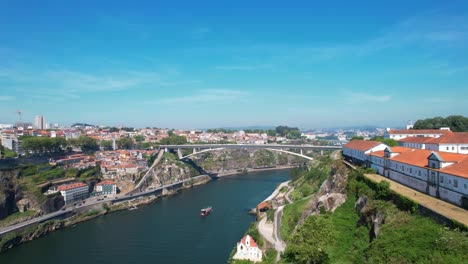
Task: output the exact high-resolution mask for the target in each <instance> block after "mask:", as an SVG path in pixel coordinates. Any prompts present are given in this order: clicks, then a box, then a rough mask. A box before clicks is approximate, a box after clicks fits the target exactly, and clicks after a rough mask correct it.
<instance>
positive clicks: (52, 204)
mask: <svg viewBox="0 0 468 264" xmlns="http://www.w3.org/2000/svg"><path fill="white" fill-rule="evenodd" d="M19 175H20V173H19V169H4V170H0V220H2V219H4V218H6V217H7V216H9V215H11V214H13V213H16V212H24V211H35V212H37V214H44V213H51V212H55V211H57V210H59V209H60V208H61V207H62V206H63V205H64V204H65V202H64V200H63V197H62V196H61V195H55V196H53V197H45V196H42V194H40V193H35V192H34V191H33V190H29V189H27V188H26V187H25V186H23V185H22V184H21V183H20V180H19Z"/></svg>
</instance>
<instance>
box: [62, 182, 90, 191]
mask: <svg viewBox="0 0 468 264" xmlns="http://www.w3.org/2000/svg"><path fill="white" fill-rule="evenodd" d="M84 186H88V185H86V184H84V183H82V182H76V183H71V184H65V185H60V186H59V187H58V188H57V189H58V190H59V191H68V190H71V189H76V188H79V187H84Z"/></svg>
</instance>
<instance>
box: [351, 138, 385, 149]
mask: <svg viewBox="0 0 468 264" xmlns="http://www.w3.org/2000/svg"><path fill="white" fill-rule="evenodd" d="M380 144H383V143H382V142H379V141H370V140H351V141H350V142H348V143H346V144H345V145H343V147H345V148H352V149H357V150H361V151H367V150H369V149H371V148H373V147H376V146H378V145H380Z"/></svg>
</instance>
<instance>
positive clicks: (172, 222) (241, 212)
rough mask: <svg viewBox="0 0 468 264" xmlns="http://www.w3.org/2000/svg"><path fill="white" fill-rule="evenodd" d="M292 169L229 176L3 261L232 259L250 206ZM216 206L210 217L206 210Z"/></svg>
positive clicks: (66, 232) (30, 246) (54, 237)
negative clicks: (208, 207)
mask: <svg viewBox="0 0 468 264" xmlns="http://www.w3.org/2000/svg"><path fill="white" fill-rule="evenodd" d="M288 179H289V171H287V170H281V171H263V172H255V173H249V174H246V175H239V176H229V177H224V178H221V179H218V180H215V181H211V182H209V183H207V184H205V185H200V186H196V187H194V188H191V189H188V190H184V191H181V192H180V193H179V194H177V195H174V196H170V197H164V198H161V199H159V200H158V201H156V202H154V203H152V204H150V205H147V206H143V207H140V208H138V209H137V210H132V211H121V212H117V213H113V214H109V215H105V216H103V217H100V218H96V219H93V220H91V221H88V222H85V223H81V224H78V225H76V226H74V227H70V228H65V229H63V230H60V231H57V232H54V233H51V234H49V235H48V236H46V237H43V238H40V239H38V240H35V241H32V242H29V243H26V244H23V245H21V246H18V247H16V248H13V249H10V250H8V251H7V252H5V253H3V254H1V255H0V263H47V264H54V263H67V264H73V263H77V264H78V263H79V264H82V263H113V264H116V263H162V264H164V263H184V264H186V263H215V264H217V263H226V262H227V259H228V256H229V254H230V252H231V250H232V249H233V248H234V246H235V245H236V242H237V241H239V240H240V239H241V238H242V236H243V234H244V232H245V231H246V230H247V228H248V227H249V225H250V223H251V222H252V221H254V218H253V217H252V216H250V215H248V214H247V212H248V210H249V209H250V208H253V207H255V206H256V205H257V204H258V203H260V202H261V201H263V199H265V198H266V197H267V196H268V195H270V194H271V192H272V191H273V190H274V189H275V187H276V186H277V185H278V184H279V183H280V182H283V181H286V180H288ZM208 205H211V206H213V212H212V213H211V214H210V215H208V216H207V217H205V218H202V217H200V216H199V211H200V208H203V207H206V206H208Z"/></svg>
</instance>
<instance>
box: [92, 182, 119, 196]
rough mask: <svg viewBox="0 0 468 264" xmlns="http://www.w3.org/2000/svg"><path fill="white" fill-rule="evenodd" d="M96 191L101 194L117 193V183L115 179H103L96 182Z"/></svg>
mask: <svg viewBox="0 0 468 264" xmlns="http://www.w3.org/2000/svg"><path fill="white" fill-rule="evenodd" d="M96 193H97V194H98V195H100V194H117V185H116V184H115V182H113V181H102V182H99V183H98V184H96Z"/></svg>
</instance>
